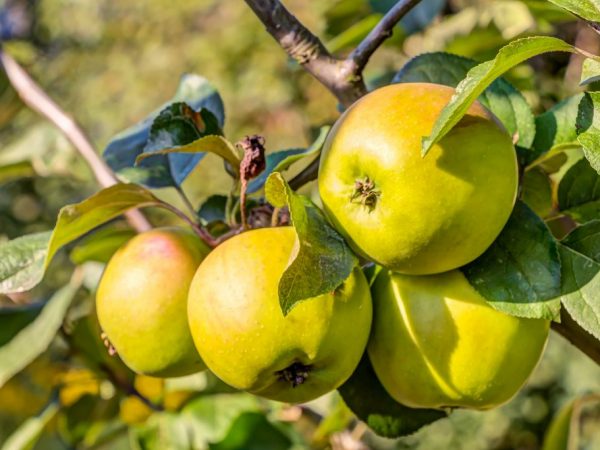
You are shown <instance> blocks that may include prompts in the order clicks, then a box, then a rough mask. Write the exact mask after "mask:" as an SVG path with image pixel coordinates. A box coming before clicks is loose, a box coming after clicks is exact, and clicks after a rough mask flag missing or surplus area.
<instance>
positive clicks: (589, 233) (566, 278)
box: [560, 220, 600, 340]
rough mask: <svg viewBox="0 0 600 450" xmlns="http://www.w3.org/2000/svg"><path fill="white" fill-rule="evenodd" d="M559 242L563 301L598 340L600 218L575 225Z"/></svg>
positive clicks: (599, 326) (569, 310)
mask: <svg viewBox="0 0 600 450" xmlns="http://www.w3.org/2000/svg"><path fill="white" fill-rule="evenodd" d="M561 244H562V245H561V246H560V255H561V260H562V268H563V270H562V280H563V282H562V285H563V286H562V295H561V300H562V304H563V305H564V307H565V308H566V310H567V311H568V312H569V314H570V315H571V317H572V318H573V319H574V320H575V321H576V322H577V323H578V324H579V325H581V327H582V328H584V329H585V330H586V331H587V332H588V333H590V334H591V335H593V336H594V337H596V339H599V340H600V220H595V221H592V222H588V223H586V224H585V225H582V226H581V227H579V228H576V229H575V230H573V231H572V232H571V233H570V234H569V235H567V236H566V237H565V238H564V239H563V240H562V241H561Z"/></svg>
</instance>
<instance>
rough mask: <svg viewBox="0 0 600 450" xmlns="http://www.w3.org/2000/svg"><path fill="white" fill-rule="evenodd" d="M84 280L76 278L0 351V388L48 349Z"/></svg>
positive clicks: (53, 297)
mask: <svg viewBox="0 0 600 450" xmlns="http://www.w3.org/2000/svg"><path fill="white" fill-rule="evenodd" d="M80 278H81V277H79V276H77V275H74V276H73V278H72V280H71V282H70V283H69V284H67V285H66V286H64V287H63V288H61V289H60V290H58V291H57V292H56V293H55V294H54V295H53V296H52V298H51V299H50V300H48V302H47V303H46V304H45V305H44V308H43V309H42V310H41V312H40V313H39V315H38V316H37V317H36V318H35V319H34V320H33V321H32V322H31V323H29V324H28V325H27V326H26V327H25V328H23V329H22V330H21V331H19V332H18V333H17V334H16V335H15V336H14V337H13V338H12V339H11V340H10V341H9V342H7V343H5V344H4V345H3V346H2V347H0V387H2V386H3V385H4V384H5V383H6V382H7V381H8V380H9V379H10V378H12V377H13V376H14V375H15V374H17V373H18V372H20V371H21V370H23V369H24V368H25V367H26V366H27V365H28V364H29V363H31V362H32V361H33V360H34V359H35V358H36V357H37V356H39V355H40V354H41V353H43V352H44V351H45V350H46V349H47V348H48V346H49V345H50V342H52V339H54V335H55V334H56V332H57V331H58V329H59V328H60V326H61V325H62V323H63V319H64V317H65V314H66V312H67V309H68V308H69V305H70V304H71V301H72V300H73V298H74V297H75V293H76V292H77V290H78V289H79V286H81V280H80Z"/></svg>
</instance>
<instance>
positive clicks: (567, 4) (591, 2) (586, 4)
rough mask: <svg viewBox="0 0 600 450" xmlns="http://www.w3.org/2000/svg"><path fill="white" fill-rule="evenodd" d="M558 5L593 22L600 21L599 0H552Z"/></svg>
mask: <svg viewBox="0 0 600 450" xmlns="http://www.w3.org/2000/svg"><path fill="white" fill-rule="evenodd" d="M550 1H551V2H552V3H554V4H555V5H557V6H560V7H561V8H564V9H566V10H567V11H569V12H571V13H573V14H575V15H576V16H578V17H581V18H582V19H585V20H591V21H592V22H600V3H598V0H550Z"/></svg>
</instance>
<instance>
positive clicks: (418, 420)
mask: <svg viewBox="0 0 600 450" xmlns="http://www.w3.org/2000/svg"><path fill="white" fill-rule="evenodd" d="M338 391H339V392H340V394H341V395H342V398H343V399H344V402H346V405H348V407H349V408H350V409H351V410H352V412H353V413H354V414H356V416H357V417H358V418H359V419H360V420H362V421H363V422H365V423H366V424H367V425H368V426H369V428H371V429H372V430H373V431H374V432H375V433H377V434H378V435H380V436H384V437H387V438H397V437H400V436H406V435H408V434H412V433H414V432H415V431H417V430H418V429H420V428H421V427H423V426H425V425H428V424H430V423H432V422H435V421H436V420H439V419H443V418H444V417H446V413H445V412H443V411H437V410H433V409H413V408H409V407H408V406H404V405H402V404H400V403H398V402H397V401H395V400H394V399H393V398H392V397H390V395H389V394H388V393H387V392H386V390H385V389H384V388H383V386H382V385H381V383H380V382H379V380H378V379H377V376H376V375H375V371H374V370H373V367H372V366H371V362H370V361H369V358H368V357H367V355H366V353H365V355H364V356H363V358H362V360H361V362H360V364H359V365H358V367H357V368H356V370H355V371H354V373H353V374H352V376H351V377H350V378H349V379H348V381H346V382H345V383H344V384H343V385H342V386H340V387H339V388H338Z"/></svg>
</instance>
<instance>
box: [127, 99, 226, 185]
mask: <svg viewBox="0 0 600 450" xmlns="http://www.w3.org/2000/svg"><path fill="white" fill-rule="evenodd" d="M222 134H223V131H222V130H221V128H220V127H219V124H218V122H217V118H216V117H215V116H214V115H213V114H212V113H211V112H210V111H209V110H207V109H204V108H202V109H200V111H199V112H196V111H194V109H192V108H191V107H190V106H189V105H188V104H187V103H183V102H179V103H173V104H171V105H169V106H167V107H166V108H165V109H163V110H162V111H161V112H160V114H159V115H158V116H157V117H156V119H154V122H152V127H151V128H150V134H149V136H148V141H147V142H146V145H145V146H144V148H143V150H142V153H141V154H140V155H138V156H137V157H136V159H135V162H134V164H135V167H134V168H133V169H130V171H129V172H132V173H133V174H134V175H135V174H136V173H138V175H139V176H140V178H139V179H137V180H135V181H138V182H139V183H142V184H146V185H148V186H151V187H165V186H179V185H181V183H183V181H184V180H185V178H186V177H187V176H188V175H189V174H190V173H191V171H192V170H193V169H194V167H196V165H197V164H198V163H199V162H200V160H201V159H202V158H203V157H204V156H205V154H206V153H205V152H202V151H200V152H199V151H197V150H195V151H193V152H192V153H191V154H189V153H190V152H183V153H181V152H173V153H178V154H172V155H170V154H162V153H160V152H159V150H164V149H171V148H175V147H181V146H186V145H188V144H190V143H192V142H194V141H196V140H198V139H200V138H202V137H204V136H208V135H222ZM209 145H210V144H209ZM212 147H213V148H215V145H214V144H213V146H212ZM233 151H234V152H235V149H233ZM145 153H152V154H153V155H155V157H154V158H152V159H149V160H143V161H142V160H140V156H141V155H143V154H145ZM166 153H169V152H166ZM129 172H128V173H129ZM145 177H146V178H145Z"/></svg>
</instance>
